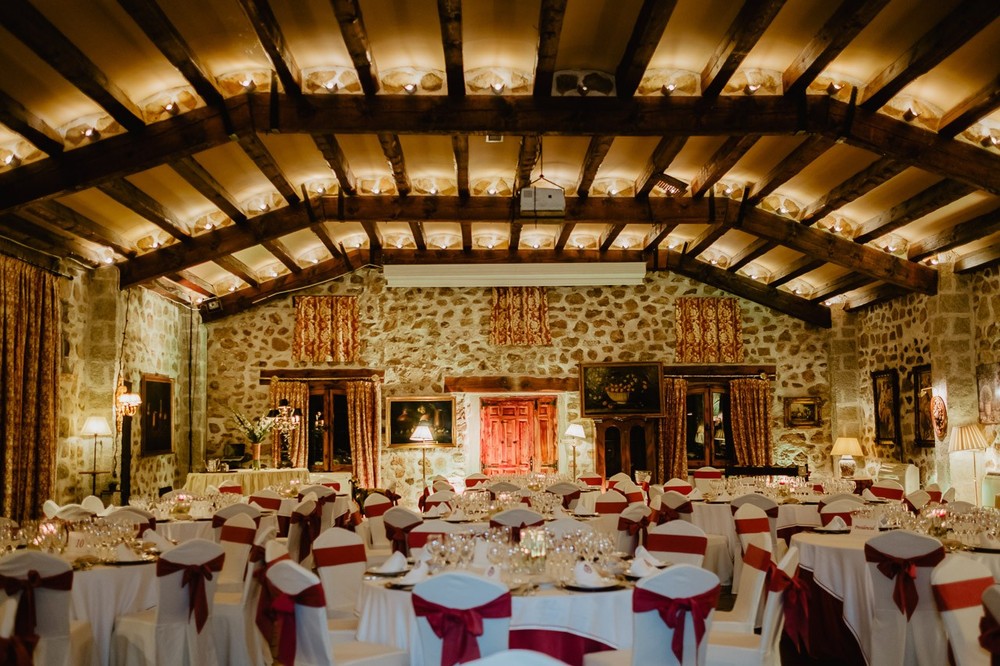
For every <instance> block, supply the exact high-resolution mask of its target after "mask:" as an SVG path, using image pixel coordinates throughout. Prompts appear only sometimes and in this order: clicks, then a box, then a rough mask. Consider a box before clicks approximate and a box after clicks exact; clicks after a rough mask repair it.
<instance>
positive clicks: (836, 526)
mask: <svg viewBox="0 0 1000 666" xmlns="http://www.w3.org/2000/svg"><path fill="white" fill-rule="evenodd" d="M826 529H828V530H830V531H834V530H846V529H847V523H846V522H845V521H844V519H843V518H841V517H840V516H834V517H833V520H831V521H830V522H829V523H827V524H826Z"/></svg>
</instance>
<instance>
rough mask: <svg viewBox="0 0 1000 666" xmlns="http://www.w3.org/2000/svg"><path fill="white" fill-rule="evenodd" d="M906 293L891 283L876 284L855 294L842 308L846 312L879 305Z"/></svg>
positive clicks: (906, 292)
mask: <svg viewBox="0 0 1000 666" xmlns="http://www.w3.org/2000/svg"><path fill="white" fill-rule="evenodd" d="M908 293H909V292H908V291H906V290H905V289H903V288H902V287H897V286H896V285H893V284H877V285H874V286H872V287H870V288H868V289H865V290H864V291H862V292H860V293H858V294H855V295H854V297H853V298H851V299H850V300H849V301H847V303H846V305H845V306H844V310H846V311H847V312H857V311H858V310H861V309H863V308H867V307H871V306H873V305H879V304H880V303H887V302H889V301H891V300H895V299H897V298H899V297H900V296H906V295H907V294H908Z"/></svg>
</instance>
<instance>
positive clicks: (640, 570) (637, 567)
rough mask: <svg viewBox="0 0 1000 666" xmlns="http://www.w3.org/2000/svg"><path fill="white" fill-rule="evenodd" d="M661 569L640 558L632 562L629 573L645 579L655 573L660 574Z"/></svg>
mask: <svg viewBox="0 0 1000 666" xmlns="http://www.w3.org/2000/svg"><path fill="white" fill-rule="evenodd" d="M659 571H660V569H659V567H656V566H654V565H652V564H650V563H649V562H647V561H646V560H640V559H638V558H636V559H634V560H632V566H630V567H629V568H628V572H629V573H630V574H631V575H633V576H638V577H639V578H645V577H646V576H652V575H653V574H655V573H659Z"/></svg>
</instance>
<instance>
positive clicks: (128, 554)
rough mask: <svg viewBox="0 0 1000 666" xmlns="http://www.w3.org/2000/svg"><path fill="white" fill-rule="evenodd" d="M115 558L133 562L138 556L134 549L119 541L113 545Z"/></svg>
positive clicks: (120, 560)
mask: <svg viewBox="0 0 1000 666" xmlns="http://www.w3.org/2000/svg"><path fill="white" fill-rule="evenodd" d="M115 559H116V560H118V561H119V562H135V561H137V560H138V559H139V556H138V555H136V554H135V551H134V550H132V549H131V548H129V547H128V546H126V545H125V544H123V543H120V544H118V545H117V546H116V547H115Z"/></svg>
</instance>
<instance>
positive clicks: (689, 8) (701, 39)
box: [626, 0, 740, 75]
mask: <svg viewBox="0 0 1000 666" xmlns="http://www.w3.org/2000/svg"><path fill="white" fill-rule="evenodd" d="M739 11H740V3H739V2H732V0H679V1H678V3H677V6H676V7H675V8H674V11H673V13H672V14H671V15H670V22H669V23H667V29H666V30H665V31H664V32H663V38H662V39H660V44H659V46H657V47H656V51H655V52H654V53H653V57H652V59H651V60H650V62H649V68H650V69H674V68H676V69H684V70H688V71H692V72H696V73H698V74H699V75H700V74H701V71H702V69H704V68H705V63H707V62H708V60H709V58H711V57H712V54H713V53H715V47H717V46H718V45H719V42H720V41H722V38H723V36H725V34H726V31H727V30H728V29H729V24H730V23H732V21H733V19H734V18H736V15H737V14H738V13H739ZM627 39H628V36H627V35H626V40H627Z"/></svg>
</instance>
